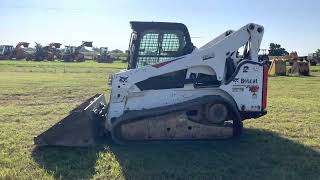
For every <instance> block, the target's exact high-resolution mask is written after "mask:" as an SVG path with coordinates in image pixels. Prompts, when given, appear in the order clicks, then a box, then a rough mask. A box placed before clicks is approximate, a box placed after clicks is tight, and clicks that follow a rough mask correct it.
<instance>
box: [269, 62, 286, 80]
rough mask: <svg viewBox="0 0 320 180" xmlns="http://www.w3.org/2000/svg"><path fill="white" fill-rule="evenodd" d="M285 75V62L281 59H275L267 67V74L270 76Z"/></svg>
mask: <svg viewBox="0 0 320 180" xmlns="http://www.w3.org/2000/svg"><path fill="white" fill-rule="evenodd" d="M286 73H287V67H286V61H284V60H283V59H281V58H275V59H273V60H272V63H271V65H270V67H269V72H268V74H269V75H271V76H285V75H286Z"/></svg>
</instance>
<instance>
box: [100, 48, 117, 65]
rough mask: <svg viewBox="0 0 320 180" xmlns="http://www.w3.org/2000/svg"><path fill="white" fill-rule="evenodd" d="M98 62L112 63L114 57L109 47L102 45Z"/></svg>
mask: <svg viewBox="0 0 320 180" xmlns="http://www.w3.org/2000/svg"><path fill="white" fill-rule="evenodd" d="M97 62H98V63H112V62H113V59H112V58H111V55H110V54H109V53H108V48H107V47H100V50H99V54H98V56H97Z"/></svg>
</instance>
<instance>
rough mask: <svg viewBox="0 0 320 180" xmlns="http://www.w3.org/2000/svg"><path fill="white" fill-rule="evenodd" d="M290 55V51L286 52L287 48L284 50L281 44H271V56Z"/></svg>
mask: <svg viewBox="0 0 320 180" xmlns="http://www.w3.org/2000/svg"><path fill="white" fill-rule="evenodd" d="M288 54H289V53H288V51H286V49H285V48H282V47H281V45H280V44H276V43H270V46H269V56H285V55H288Z"/></svg>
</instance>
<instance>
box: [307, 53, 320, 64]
mask: <svg viewBox="0 0 320 180" xmlns="http://www.w3.org/2000/svg"><path fill="white" fill-rule="evenodd" d="M307 59H308V61H309V62H310V65H311V66H316V65H317V64H320V53H311V54H309V55H308V57H307Z"/></svg>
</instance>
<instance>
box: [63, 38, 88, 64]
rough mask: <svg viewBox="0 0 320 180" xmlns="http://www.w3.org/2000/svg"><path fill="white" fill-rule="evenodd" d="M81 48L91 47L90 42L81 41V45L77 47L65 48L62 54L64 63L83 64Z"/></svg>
mask: <svg viewBox="0 0 320 180" xmlns="http://www.w3.org/2000/svg"><path fill="white" fill-rule="evenodd" d="M83 47H92V42H89V41H82V44H81V45H80V46H78V47H76V46H65V49H64V51H63V54H62V59H63V61H64V62H74V61H76V62H83V61H85V58H84V54H83V53H81V52H80V50H81V49H82V48H83Z"/></svg>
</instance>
